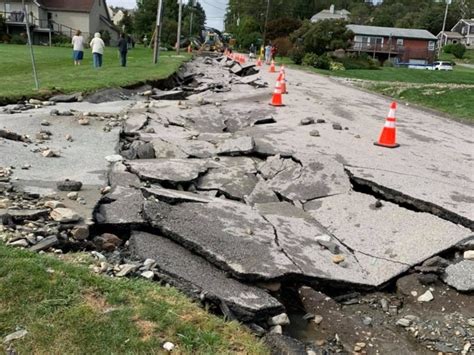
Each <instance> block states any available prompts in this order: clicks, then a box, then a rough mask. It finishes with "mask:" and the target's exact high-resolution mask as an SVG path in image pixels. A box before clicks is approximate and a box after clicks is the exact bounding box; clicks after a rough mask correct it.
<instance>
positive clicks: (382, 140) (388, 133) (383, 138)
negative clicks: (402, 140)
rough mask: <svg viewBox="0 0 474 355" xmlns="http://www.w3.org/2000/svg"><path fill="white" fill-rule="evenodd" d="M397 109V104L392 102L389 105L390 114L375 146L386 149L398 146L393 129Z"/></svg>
mask: <svg viewBox="0 0 474 355" xmlns="http://www.w3.org/2000/svg"><path fill="white" fill-rule="evenodd" d="M396 109H397V103H396V102H395V101H394V102H392V104H391V105H390V112H389V113H388V117H387V119H386V120H385V126H384V127H383V129H382V133H381V134H380V137H379V140H378V142H375V143H374V144H375V145H378V146H381V147H386V148H397V147H399V146H400V144H397V129H396V128H395V122H396V119H395V111H396Z"/></svg>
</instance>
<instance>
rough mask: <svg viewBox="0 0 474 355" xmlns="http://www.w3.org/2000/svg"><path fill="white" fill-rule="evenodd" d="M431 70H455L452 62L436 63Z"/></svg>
mask: <svg viewBox="0 0 474 355" xmlns="http://www.w3.org/2000/svg"><path fill="white" fill-rule="evenodd" d="M431 70H453V65H452V64H451V62H443V61H438V62H434V63H433V66H432V69H431Z"/></svg>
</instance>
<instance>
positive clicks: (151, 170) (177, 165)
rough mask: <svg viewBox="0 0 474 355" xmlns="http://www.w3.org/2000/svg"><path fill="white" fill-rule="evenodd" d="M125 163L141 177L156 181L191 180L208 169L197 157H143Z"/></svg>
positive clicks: (177, 181) (176, 181)
mask: <svg viewBox="0 0 474 355" xmlns="http://www.w3.org/2000/svg"><path fill="white" fill-rule="evenodd" d="M125 165H127V166H128V167H129V169H130V171H132V172H133V173H135V174H137V175H138V176H139V177H140V179H143V180H150V181H156V182H171V183H180V182H189V181H193V180H196V179H197V178H198V177H199V175H200V174H202V173H204V172H206V171H207V167H206V162H205V161H203V160H197V159H143V160H137V161H127V162H125Z"/></svg>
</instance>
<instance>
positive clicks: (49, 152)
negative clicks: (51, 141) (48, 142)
mask: <svg viewBox="0 0 474 355" xmlns="http://www.w3.org/2000/svg"><path fill="white" fill-rule="evenodd" d="M41 155H42V156H43V157H45V158H55V157H59V156H60V155H59V153H58V152H55V151H53V150H52V149H46V150H44V151H43V152H42V153H41Z"/></svg>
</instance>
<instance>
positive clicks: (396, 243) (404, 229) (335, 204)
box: [305, 192, 471, 282]
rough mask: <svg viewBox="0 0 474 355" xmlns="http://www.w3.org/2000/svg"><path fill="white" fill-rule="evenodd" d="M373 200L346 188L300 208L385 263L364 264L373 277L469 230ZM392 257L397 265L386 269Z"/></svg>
mask: <svg viewBox="0 0 474 355" xmlns="http://www.w3.org/2000/svg"><path fill="white" fill-rule="evenodd" d="M376 202H377V200H376V199H375V198H374V197H372V196H370V195H365V194H361V193H357V192H351V193H348V194H345V195H338V196H332V197H328V198H324V199H320V200H317V201H312V202H309V203H307V204H305V209H306V210H307V211H308V212H309V213H310V214H311V215H312V216H313V217H314V218H315V219H317V220H318V222H320V223H321V224H322V225H323V226H324V227H325V228H327V229H328V230H329V231H330V232H331V233H332V234H333V235H335V236H336V238H337V239H339V240H340V241H341V242H343V243H344V244H345V245H347V246H348V247H349V248H351V249H352V250H354V251H356V252H357V253H360V254H363V255H366V256H368V257H370V259H373V258H376V259H378V260H379V262H380V263H381V265H383V264H387V267H385V266H384V267H382V268H372V267H371V261H370V260H368V264H364V267H366V268H367V270H370V272H371V274H372V275H371V278H373V279H374V280H378V281H377V282H384V281H388V280H389V279H391V278H393V277H395V276H397V275H398V274H399V273H400V272H403V271H404V270H406V269H407V268H409V267H410V266H414V265H417V264H419V263H421V262H423V261H424V260H426V259H428V258H429V257H431V256H433V255H435V254H438V253H440V252H442V251H444V250H446V249H448V248H450V247H452V246H453V245H455V244H457V243H459V242H460V241H462V240H464V239H466V238H467V237H468V236H469V235H470V233H471V232H470V231H469V230H468V229H466V228H463V227H461V226H459V225H456V224H453V223H450V222H447V221H444V220H442V219H440V218H437V217H436V216H433V215H430V214H428V213H416V212H413V211H410V210H407V209H404V208H400V207H399V206H397V205H395V204H393V203H390V202H383V203H382V206H381V207H378V206H380V205H379V204H376ZM354 206H357V208H354ZM420 246H423V247H420ZM357 253H356V254H357ZM359 261H361V260H360V259H359ZM361 263H362V261H361ZM393 263H396V264H398V265H399V266H400V269H398V270H397V268H394V269H393V270H392V271H393V273H392V272H388V270H389V269H388V267H389V265H392V264H393Z"/></svg>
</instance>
